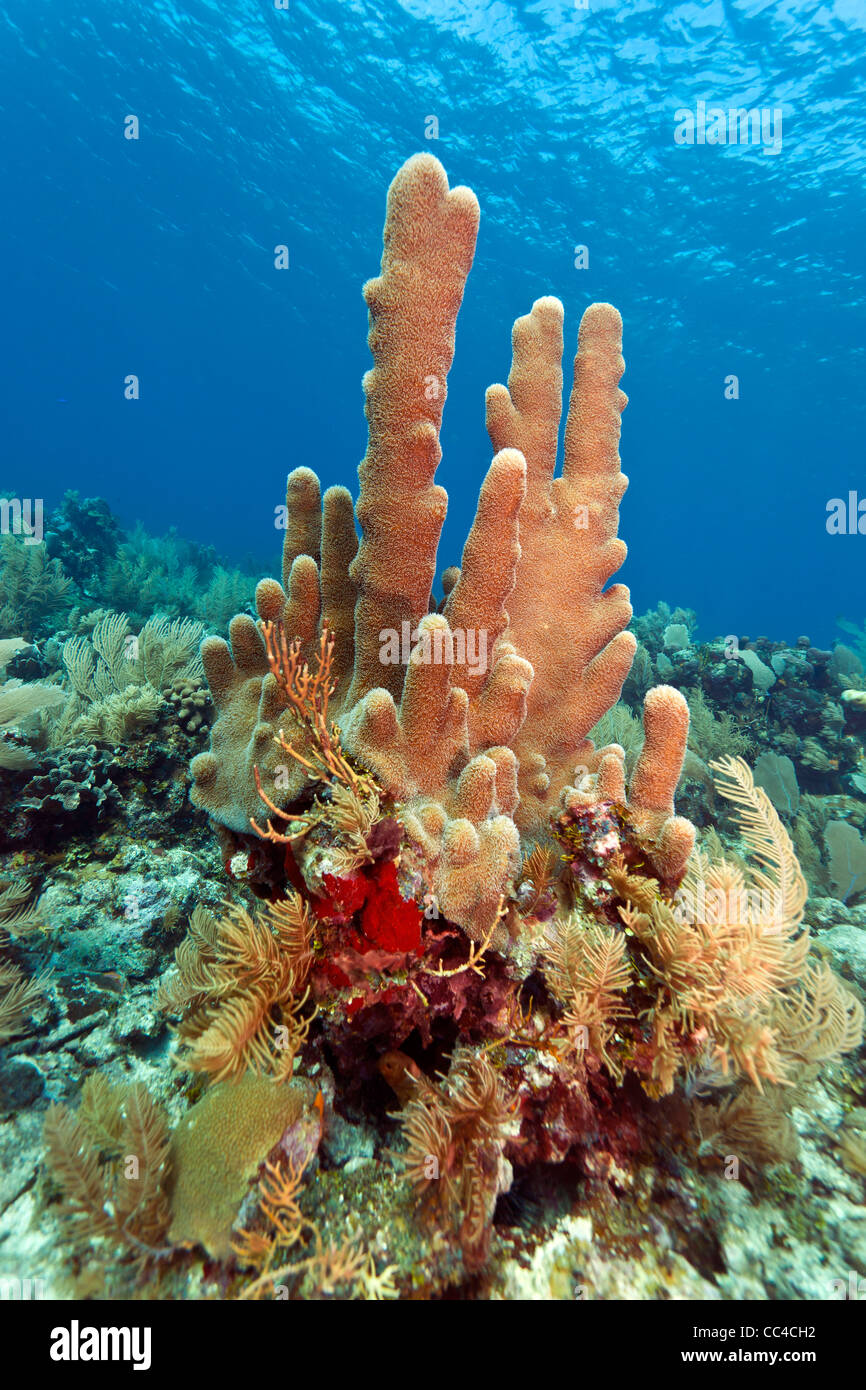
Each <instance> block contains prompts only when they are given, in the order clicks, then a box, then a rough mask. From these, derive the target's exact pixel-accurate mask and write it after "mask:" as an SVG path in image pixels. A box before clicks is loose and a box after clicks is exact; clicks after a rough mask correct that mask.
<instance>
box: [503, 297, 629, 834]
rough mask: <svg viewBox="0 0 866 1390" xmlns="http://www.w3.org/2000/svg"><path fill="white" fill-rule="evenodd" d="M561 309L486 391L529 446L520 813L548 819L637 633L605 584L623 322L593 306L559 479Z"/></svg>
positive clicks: (520, 346)
mask: <svg viewBox="0 0 866 1390" xmlns="http://www.w3.org/2000/svg"><path fill="white" fill-rule="evenodd" d="M562 319H563V311H562V305H561V304H560V303H559V301H558V300H556V299H551V298H546V299H539V300H537V301H536V303H535V304H534V305H533V306H532V311H531V313H530V314H529V315H527V316H526V317H525V318H522V319H518V321H517V323H516V324H515V325H514V332H513V335H512V344H513V361H512V367H511V373H510V375H509V378H508V387H507V388H506V387H504V386H491V388H490V390H489V391H488V393H487V427H488V430H489V433H490V438H491V440H492V442H493V447H494V448H495V449H497V450H499V449H502V448H504V447H506V446H511V447H513V448H517V449H519V450H520V451H521V452H522V453H523V455H524V457H525V459H526V476H527V494H526V501H525V502H524V504H523V506H522V508H521V510H520V548H521V557H520V561H519V563H518V567H517V582H516V585H515V588H514V592H513V593H512V594H511V596H510V598H509V600H508V611H509V615H510V619H511V621H510V625H509V629H508V632H507V634H506V637H507V639H508V640H509V641H510V642H512V643H513V644H514V646H515V648H516V649H517V652H518V653H519V654H520V656H521V657H524V658H526V660H528V661H529V662H530V663H531V665H532V668H533V670H534V672H535V678H534V680H533V682H532V686H531V689H530V691H529V697H528V708H527V714H526V720H525V722H524V725H523V728H522V729H521V731H520V734H519V735H518V737H517V739H516V741H515V746H516V748H517V752H518V756H519V758H520V767H521V785H520V791H521V798H522V799H521V805H520V807H519V809H518V813H517V819H518V823H519V824H520V826H521V828H522V829H524V830H529V831H532V830H533V829H535V828H537V827H538V826H539V825H540V824H543V823H544V822H545V821H546V819H547V816H548V815H549V814H550V810H551V808H552V807H553V806H555V805H556V798H557V797H558V794H559V792H560V791H561V790H562V788H563V787H564V786H566V785H567V784H568V783H569V782H570V780H571V778H572V776H573V773H574V768H575V764H576V763H579V762H582V761H583V760H584V759H587V760H590V759H591V758H592V756H593V750H592V747H591V745H589V744H588V743H587V742H586V736H587V734H588V733H589V731H590V729H591V728H592V726H593V725H594V724H595V723H596V722H597V720H598V719H600V718H601V716H602V715H603V714H604V713H605V712H606V711H607V710H609V709H610V708H611V706H612V705H613V704H615V703H616V701H617V699H618V698H619V694H620V691H621V689H622V683H623V681H624V680H625V677H626V675H627V674H628V671H629V668H630V666H631V661H632V656H633V654H634V649H635V641H634V638H633V637H632V636H631V634H630V633H627V632H625V631H624V630H623V629H624V628H625V627H626V625H627V623H628V621H629V619H630V617H631V604H630V603H629V595H628V589H626V588H625V587H624V586H623V585H622V584H614V585H612V586H611V587H610V588H609V589H605V585H606V584H607V582H608V580H609V579H610V577H611V575H612V574H613V573H614V572H615V571H616V570H617V569H618V568H619V566H620V565H621V564H622V562H623V560H624V559H625V554H626V547H625V545H624V543H623V542H622V541H620V540H618V539H617V534H616V532H617V524H618V519H619V503H620V499H621V498H622V495H623V493H624V492H625V489H626V487H627V486H628V480H627V479H626V478H625V476H624V475H623V474H622V473H621V471H620V463H619V452H618V448H619V435H620V415H621V412H622V410H623V407H624V406H625V404H626V396H625V395H624V393H623V392H622V391H620V389H619V379H620V377H621V376H622V373H623V369H624V363H623V359H622V354H621V347H622V321H621V319H620V316H619V314H618V313H617V311H616V309H614V308H613V307H612V305H610V304H593V305H591V306H590V308H589V309H587V311H586V313H585V314H584V316H583V319H582V321H581V325H580V332H579V336H578V351H577V356H576V357H575V362H574V387H573V390H572V393H571V401H570V404H569V412H568V421H567V425H566V432H565V459H564V467H563V473H562V476H561V477H559V478H554V470H555V467H556V441H557V433H558V429H559V416H560V405H561V403H560V390H561V384H562V372H561V357H562Z"/></svg>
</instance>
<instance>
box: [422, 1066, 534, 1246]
mask: <svg viewBox="0 0 866 1390" xmlns="http://www.w3.org/2000/svg"><path fill="white" fill-rule="evenodd" d="M513 1119H514V1112H513V1110H512V1109H511V1108H510V1106H509V1104H508V1101H507V1098H506V1094H505V1091H504V1089H503V1087H502V1085H501V1083H500V1081H499V1078H498V1077H497V1075H496V1072H495V1071H494V1069H493V1067H492V1066H491V1064H490V1062H489V1060H488V1059H487V1058H486V1057H485V1056H484V1055H483V1054H481V1053H479V1054H476V1055H473V1054H471V1053H468V1052H460V1053H458V1054H457V1055H456V1056H455V1057H454V1059H453V1060H452V1063H451V1068H450V1070H449V1072H448V1075H447V1077H445V1078H444V1080H443V1081H442V1083H441V1085H439V1086H434V1085H432V1084H431V1083H429V1082H424V1081H419V1082H418V1085H417V1094H416V1095H415V1096H414V1097H413V1098H412V1099H411V1100H410V1101H409V1103H408V1104H407V1106H406V1108H405V1110H404V1111H403V1115H402V1125H403V1136H404V1138H405V1140H406V1151H405V1153H403V1154H400V1155H399V1160H400V1163H401V1164H402V1167H403V1169H404V1171H405V1174H406V1177H407V1178H408V1179H409V1181H410V1182H412V1183H413V1184H414V1185H415V1187H416V1188H417V1190H418V1192H419V1195H420V1198H421V1203H422V1208H423V1209H424V1210H425V1212H426V1213H427V1215H428V1216H429V1217H430V1218H431V1219H433V1220H434V1221H435V1222H437V1223H439V1224H442V1225H444V1226H445V1228H446V1229H454V1230H456V1231H457V1234H458V1239H459V1241H460V1245H461V1248H462V1251H463V1258H464V1261H465V1263H466V1265H467V1267H468V1268H469V1269H476V1268H478V1267H479V1266H480V1265H482V1264H483V1263H484V1261H485V1259H486V1257H487V1251H488V1248H489V1244H490V1230H491V1224H492V1221H493V1211H494V1207H495V1205H496V1198H497V1196H498V1195H499V1194H500V1193H501V1192H507V1191H508V1189H509V1188H510V1186H511V1180H512V1171H511V1164H510V1163H509V1162H508V1160H507V1159H506V1158H505V1156H504V1149H505V1144H506V1142H507V1140H508V1137H509V1135H510V1131H511V1127H512V1122H513Z"/></svg>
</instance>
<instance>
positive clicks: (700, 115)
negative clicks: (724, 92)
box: [674, 101, 782, 154]
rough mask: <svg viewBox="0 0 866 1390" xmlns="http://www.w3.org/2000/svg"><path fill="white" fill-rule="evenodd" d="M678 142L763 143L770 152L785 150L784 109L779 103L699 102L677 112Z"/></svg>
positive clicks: (675, 139) (675, 141)
mask: <svg viewBox="0 0 866 1390" xmlns="http://www.w3.org/2000/svg"><path fill="white" fill-rule="evenodd" d="M674 121H675V122H676V126H675V128H674V144H675V145H761V146H763V148H764V149H765V150H766V151H767V153H768V154H779V153H780V151H781V149H782V111H781V108H780V107H778V106H774V107H769V106H761V107H757V106H753V107H752V108H751V109H750V110H746V108H745V107H744V106H740V107H734V106H732V107H729V108H728V110H727V111H726V110H725V109H724V107H722V106H710V107H708V106H707V103H706V102H705V101H699V102H697V103H696V105H695V110H694V111H692V110H691V109H690V108H689V107H687V106H681V107H679V109H678V110H676V111H675V112H674Z"/></svg>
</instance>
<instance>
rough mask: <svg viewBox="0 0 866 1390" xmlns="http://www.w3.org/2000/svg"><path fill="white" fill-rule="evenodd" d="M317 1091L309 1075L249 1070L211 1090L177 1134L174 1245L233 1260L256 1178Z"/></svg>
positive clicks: (173, 1165)
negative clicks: (283, 1079)
mask: <svg viewBox="0 0 866 1390" xmlns="http://www.w3.org/2000/svg"><path fill="white" fill-rule="evenodd" d="M315 1095H316V1088H315V1087H314V1086H312V1085H311V1084H310V1083H309V1082H307V1081H302V1080H299V1079H298V1080H294V1081H291V1082H289V1083H288V1084H278V1083H276V1082H274V1081H271V1080H269V1079H268V1078H267V1077H262V1076H254V1075H252V1074H250V1073H247V1075H246V1076H244V1077H242V1078H241V1080H240V1081H223V1082H220V1083H219V1084H218V1085H216V1086H212V1087H211V1088H210V1089H209V1090H208V1091H207V1092H206V1093H205V1095H204V1096H203V1097H202V1099H201V1100H200V1101H198V1102H197V1103H196V1104H195V1105H194V1106H193V1107H192V1109H191V1110H190V1111H188V1113H187V1114H186V1115H184V1117H183V1119H182V1120H181V1121H180V1124H179V1125H178V1126H177V1129H176V1130H175V1131H174V1134H173V1135H172V1139H171V1150H170V1157H171V1172H172V1178H171V1184H170V1199H171V1226H170V1228H169V1239H170V1240H171V1241H172V1243H174V1244H176V1245H202V1246H204V1248H205V1250H206V1251H207V1252H208V1254H209V1255H212V1256H213V1258H214V1259H218V1260H227V1259H230V1258H231V1254H232V1248H231V1236H232V1225H233V1223H234V1220H235V1218H236V1216H237V1214H238V1209H239V1207H240V1205H241V1203H242V1201H243V1199H244V1197H245V1196H246V1194H247V1191H248V1189H249V1186H250V1183H251V1182H252V1181H253V1179H254V1178H255V1176H256V1174H257V1173H258V1170H259V1166H260V1165H261V1164H262V1163H263V1162H264V1160H265V1159H266V1158H267V1156H268V1154H269V1153H270V1152H271V1150H272V1149H274V1148H275V1147H276V1145H277V1144H278V1143H279V1142H280V1139H281V1138H282V1137H283V1135H284V1134H285V1132H286V1130H287V1129H290V1128H291V1127H292V1126H293V1125H294V1124H296V1123H297V1122H298V1121H299V1120H300V1119H301V1118H302V1117H303V1116H304V1114H305V1113H306V1112H307V1111H308V1109H309V1108H310V1107H311V1106H312V1103H313V1101H314V1099H315Z"/></svg>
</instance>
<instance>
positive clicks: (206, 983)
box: [159, 894, 312, 1081]
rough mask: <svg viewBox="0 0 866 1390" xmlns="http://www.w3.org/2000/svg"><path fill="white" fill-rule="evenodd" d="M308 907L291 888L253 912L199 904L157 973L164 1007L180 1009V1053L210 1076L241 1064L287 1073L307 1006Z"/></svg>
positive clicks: (219, 1076) (238, 1071) (220, 1076)
mask: <svg viewBox="0 0 866 1390" xmlns="http://www.w3.org/2000/svg"><path fill="white" fill-rule="evenodd" d="M310 932H311V921H310V916H309V911H308V908H307V907H306V905H305V904H304V902H303V901H302V900H301V898H300V897H299V896H298V895H297V894H292V895H291V896H290V897H289V898H287V899H286V900H285V901H281V902H276V903H268V904H265V905H264V906H263V907H262V908H261V909H260V910H259V912H258V914H257V916H256V917H251V916H250V914H249V913H248V912H247V910H246V909H245V908H244V907H241V906H237V905H236V906H233V907H228V908H227V909H226V911H225V914H224V915H223V916H222V917H221V918H220V919H219V920H218V921H216V920H214V919H213V918H212V917H211V916H210V914H208V913H207V912H204V911H202V910H201V909H198V910H197V911H196V912H195V913H194V914H193V918H192V921H191V923H190V930H189V933H188V935H187V936H186V938H185V939H184V941H183V942H182V943H181V945H180V946H179V947H178V948H177V951H176V952H175V971H174V972H173V973H171V974H169V976H168V977H167V978H166V979H165V980H164V981H163V983H162V985H161V987H160V993H159V1001H160V1004H161V1006H162V1008H163V1009H165V1010H166V1011H167V1012H171V1013H180V1014H181V1020H180V1023H179V1024H178V1025H177V1033H178V1037H179V1039H180V1042H181V1052H180V1057H179V1061H180V1062H181V1064H182V1065H183V1066H184V1067H186V1068H188V1069H189V1070H190V1071H200V1072H205V1073H206V1074H207V1075H208V1076H209V1077H210V1078H211V1079H212V1080H213V1081H223V1080H227V1079H237V1078H239V1077H241V1076H243V1074H244V1072H246V1071H247V1070H252V1071H254V1072H262V1073H265V1074H266V1075H269V1076H273V1077H274V1078H275V1079H276V1080H283V1079H285V1078H287V1077H290V1076H291V1074H292V1065H293V1062H294V1058H295V1056H296V1054H297V1052H298V1049H299V1047H300V1046H301V1044H302V1043H303V1041H304V1039H305V1038H306V1036H307V1031H308V1029H309V1025H310V1017H311V1011H309V1010H307V1011H305V1006H306V1003H307V999H308V997H309V992H308V991H307V990H305V988H304V983H305V980H306V975H307V972H308V970H309V966H310V962H311V960H312V953H311V951H310V944H309V943H310Z"/></svg>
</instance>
